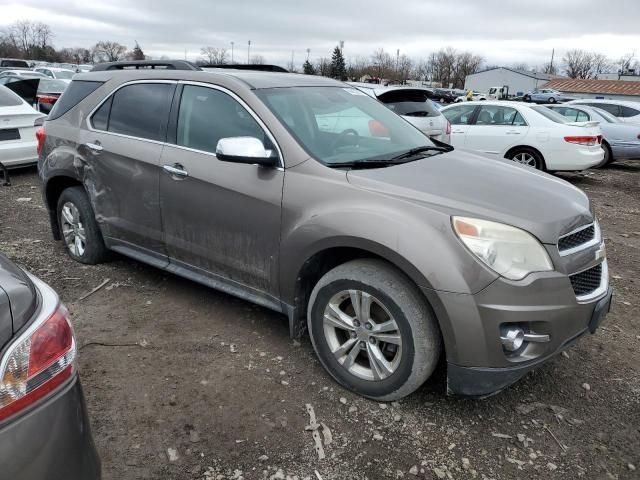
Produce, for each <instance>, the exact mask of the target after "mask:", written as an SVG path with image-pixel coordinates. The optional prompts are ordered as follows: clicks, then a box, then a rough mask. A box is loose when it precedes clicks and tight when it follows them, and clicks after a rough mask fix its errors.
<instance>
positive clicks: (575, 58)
mask: <svg viewBox="0 0 640 480" xmlns="http://www.w3.org/2000/svg"><path fill="white" fill-rule="evenodd" d="M562 60H563V61H564V63H565V64H566V74H567V76H568V77H570V78H579V79H589V78H594V77H596V75H598V73H602V72H604V71H605V70H607V69H609V66H610V62H609V60H608V59H607V57H606V56H604V55H602V54H600V53H594V52H587V51H585V50H578V49H574V50H569V51H568V52H567V53H566V54H565V56H564V57H563V58H562Z"/></svg>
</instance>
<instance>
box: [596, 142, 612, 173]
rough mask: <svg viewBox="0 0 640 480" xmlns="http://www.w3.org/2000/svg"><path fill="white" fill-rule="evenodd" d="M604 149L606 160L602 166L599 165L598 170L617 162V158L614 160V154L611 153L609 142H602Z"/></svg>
mask: <svg viewBox="0 0 640 480" xmlns="http://www.w3.org/2000/svg"><path fill="white" fill-rule="evenodd" d="M602 149H603V150H604V160H603V161H602V163H601V164H600V165H598V168H601V167H606V166H607V165H611V164H612V163H613V162H614V161H615V158H613V152H612V151H611V147H610V146H609V144H608V143H607V142H605V141H603V142H602Z"/></svg>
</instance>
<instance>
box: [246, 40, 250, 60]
mask: <svg viewBox="0 0 640 480" xmlns="http://www.w3.org/2000/svg"><path fill="white" fill-rule="evenodd" d="M249 63H251V40H249V43H247V64H249Z"/></svg>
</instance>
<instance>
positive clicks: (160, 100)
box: [78, 81, 176, 266]
mask: <svg viewBox="0 0 640 480" xmlns="http://www.w3.org/2000/svg"><path fill="white" fill-rule="evenodd" d="M175 88H176V82H171V81H148V82H133V83H130V84H126V85H124V86H122V87H120V88H119V89H118V90H116V91H115V93H113V94H112V95H110V96H109V97H107V99H106V100H104V101H103V102H102V103H101V104H100V105H99V106H98V108H97V109H95V110H94V112H93V114H92V115H91V117H90V119H89V122H88V123H89V125H88V126H86V127H85V129H83V130H82V131H81V134H80V139H79V146H78V153H79V155H78V157H79V158H82V159H83V160H84V161H85V162H86V165H85V168H84V171H85V185H87V186H88V190H89V195H90V196H91V200H92V204H93V207H94V210H95V213H96V218H97V220H98V222H99V223H100V225H101V228H102V230H103V234H104V235H105V237H106V238H105V239H106V240H107V242H109V243H110V245H111V246H112V247H113V248H114V249H115V250H118V249H121V250H123V249H124V250H126V251H131V250H134V251H136V252H137V253H138V254H139V255H145V258H146V260H147V261H149V262H151V263H154V264H156V265H158V266H163V265H166V263H167V262H166V254H165V249H164V244H163V239H162V228H161V217H160V199H159V182H160V166H159V165H160V154H161V152H162V148H163V144H164V141H165V139H166V132H167V123H168V119H169V110H170V106H171V100H172V98H173V93H174V91H175Z"/></svg>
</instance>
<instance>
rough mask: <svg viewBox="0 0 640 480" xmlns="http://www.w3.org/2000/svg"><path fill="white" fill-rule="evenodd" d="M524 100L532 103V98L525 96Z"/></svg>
mask: <svg viewBox="0 0 640 480" xmlns="http://www.w3.org/2000/svg"><path fill="white" fill-rule="evenodd" d="M522 100H524V101H525V102H530V101H531V96H529V95H525V96H524V97H522Z"/></svg>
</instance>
